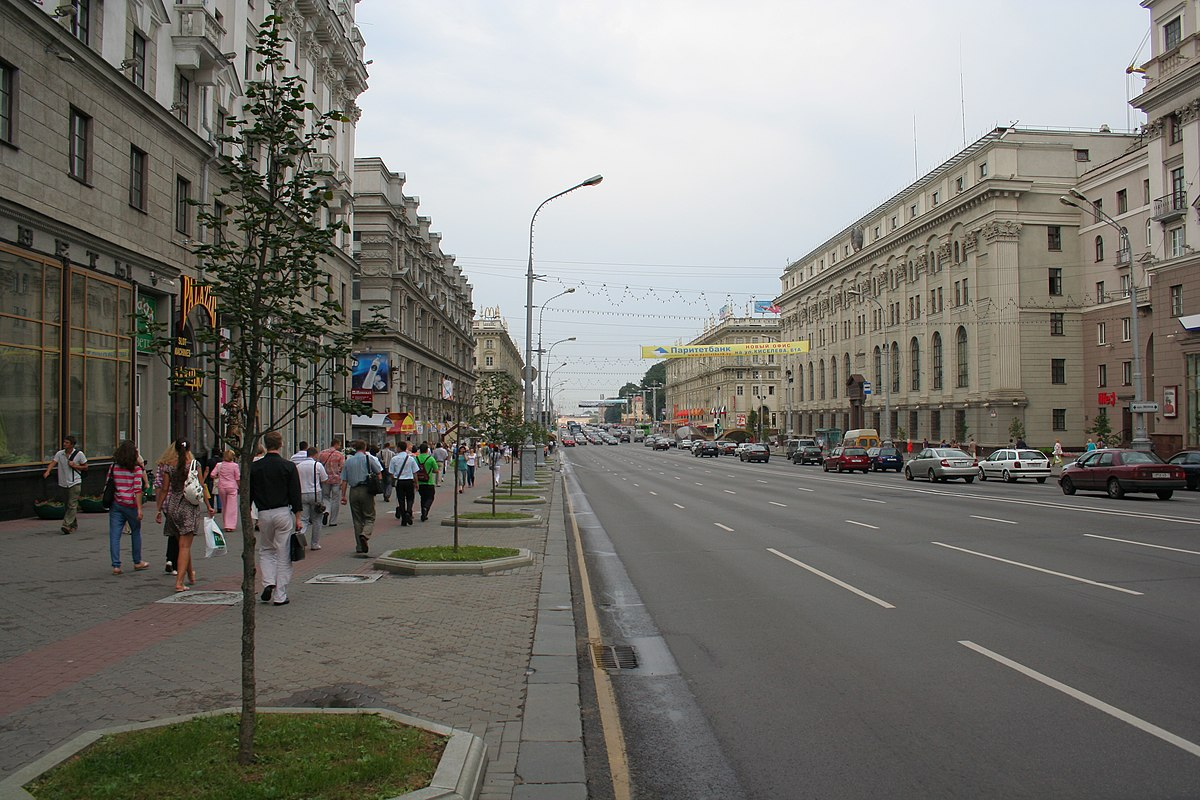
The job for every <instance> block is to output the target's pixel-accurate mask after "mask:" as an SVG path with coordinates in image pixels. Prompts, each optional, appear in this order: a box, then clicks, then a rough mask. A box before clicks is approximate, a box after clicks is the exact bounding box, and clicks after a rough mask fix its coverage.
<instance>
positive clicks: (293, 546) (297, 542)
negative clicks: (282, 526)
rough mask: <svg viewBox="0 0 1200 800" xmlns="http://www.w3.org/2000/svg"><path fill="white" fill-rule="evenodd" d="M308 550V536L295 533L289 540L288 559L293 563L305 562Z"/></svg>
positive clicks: (298, 532)
mask: <svg viewBox="0 0 1200 800" xmlns="http://www.w3.org/2000/svg"><path fill="white" fill-rule="evenodd" d="M307 549H308V536H306V535H305V534H303V533H301V532H300V531H295V532H294V533H292V535H291V538H290V539H288V559H289V560H291V561H303V560H304V554H305V551H306V550H307Z"/></svg>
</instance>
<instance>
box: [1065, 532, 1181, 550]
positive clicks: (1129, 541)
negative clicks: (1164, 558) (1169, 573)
mask: <svg viewBox="0 0 1200 800" xmlns="http://www.w3.org/2000/svg"><path fill="white" fill-rule="evenodd" d="M1084 536H1089V537H1091V538H1093V539H1108V540H1109V541H1110V542H1124V543H1125V544H1136V545H1140V546H1141V547H1153V548H1154V549H1155V550H1170V551H1172V552H1175V553H1187V554H1188V555H1192V556H1200V550H1184V549H1183V548H1181V547H1167V546H1166V545H1164V544H1150V543H1149V542H1135V541H1133V540H1132V539H1117V538H1115V537H1113V536H1101V535H1099V534H1097V533H1085V534H1084Z"/></svg>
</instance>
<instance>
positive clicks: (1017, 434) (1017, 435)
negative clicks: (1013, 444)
mask: <svg viewBox="0 0 1200 800" xmlns="http://www.w3.org/2000/svg"><path fill="white" fill-rule="evenodd" d="M1008 436H1009V438H1011V439H1012V440H1014V441H1016V440H1017V439H1024V438H1025V423H1024V422H1021V418H1020V417H1013V418H1012V422H1010V423H1008Z"/></svg>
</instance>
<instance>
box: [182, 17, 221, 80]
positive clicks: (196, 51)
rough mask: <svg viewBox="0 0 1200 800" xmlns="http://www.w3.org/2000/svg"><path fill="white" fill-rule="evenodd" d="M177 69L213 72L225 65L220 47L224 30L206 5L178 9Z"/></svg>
mask: <svg viewBox="0 0 1200 800" xmlns="http://www.w3.org/2000/svg"><path fill="white" fill-rule="evenodd" d="M175 13H176V14H177V15H178V16H177V17H176V18H175V31H174V32H173V33H172V35H171V39H172V41H173V43H174V45H175V65H176V66H178V67H182V68H184V69H193V70H211V69H214V68H216V67H219V66H222V65H223V64H225V63H226V62H225V59H224V57H222V55H221V43H222V42H223V41H224V40H225V29H224V28H223V27H222V26H221V23H219V22H217V18H216V17H215V16H213V15H212V13H211V12H210V11H209V10H208V8H207V4H206V3H203V2H191V3H181V4H179V5H177V6H175Z"/></svg>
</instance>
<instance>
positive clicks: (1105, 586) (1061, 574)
mask: <svg viewBox="0 0 1200 800" xmlns="http://www.w3.org/2000/svg"><path fill="white" fill-rule="evenodd" d="M930 544H936V545H937V546H938V547H948V548H950V549H951V550H959V551H961V552H963V553H970V554H971V555H973V556H981V557H983V558H990V559H992V560H993V561H1002V562H1004V563H1005V564H1012V565H1013V566H1014V567H1024V568H1025V569H1031V570H1034V571H1036V572H1044V573H1046V574H1047V575H1057V576H1058V577H1060V578H1067V579H1069V580H1073V581H1079V582H1080V583H1089V584H1091V585H1092V586H1099V587H1100V588H1102V589H1112V590H1113V591H1114V592H1124V593H1125V594H1133V595H1137V596H1139V597H1141V596H1142V593H1141V592H1135V591H1134V590H1133V589H1125V588H1122V587H1120V586H1113V585H1111V584H1108V583H1100V582H1099V581H1091V580H1088V579H1087V578H1080V577H1079V576H1077V575H1068V574H1067V573H1065V572H1055V571H1054V570H1051V569H1042V568H1041V567H1035V566H1033V565H1032V564H1022V563H1021V562H1020V561H1009V560H1008V559H1007V558H1001V557H1000V556H990V555H988V554H987V553H980V552H977V551H975V550H968V549H966V548H965V547H955V546H954V545H952V544H942V543H941V542H930Z"/></svg>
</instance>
